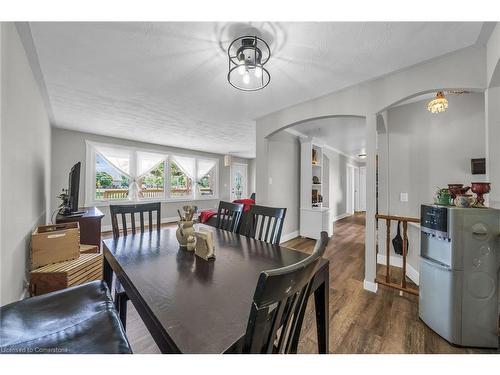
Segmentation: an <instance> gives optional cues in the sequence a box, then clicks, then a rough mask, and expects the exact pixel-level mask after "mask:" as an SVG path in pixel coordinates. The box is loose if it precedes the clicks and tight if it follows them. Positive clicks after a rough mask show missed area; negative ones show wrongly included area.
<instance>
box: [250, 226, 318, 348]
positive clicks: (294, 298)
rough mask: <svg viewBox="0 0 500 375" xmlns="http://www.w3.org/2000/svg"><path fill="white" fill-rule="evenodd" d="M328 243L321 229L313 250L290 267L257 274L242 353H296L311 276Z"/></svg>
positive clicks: (309, 291)
mask: <svg viewBox="0 0 500 375" xmlns="http://www.w3.org/2000/svg"><path fill="white" fill-rule="evenodd" d="M327 244H328V234H327V233H326V232H321V235H320V239H319V240H318V241H317V242H316V246H315V247H314V251H313V253H312V254H311V255H309V256H308V257H307V258H305V259H304V260H302V261H300V262H298V263H295V264H292V265H290V266H286V267H282V268H278V269H274V270H270V271H263V272H261V273H260V277H259V281H258V282H257V287H256V288H255V293H254V296H253V302H252V307H251V309H250V317H249V319H248V324H247V330H246V334H245V339H244V343H243V348H242V351H243V353H253V354H265V353H280V354H288V353H296V352H297V346H298V342H299V337H300V329H301V327H302V322H303V320H304V314H305V309H306V307H307V301H308V299H309V295H310V293H311V286H312V279H313V277H314V273H315V272H316V270H317V268H318V265H319V262H320V260H321V257H322V256H323V254H324V253H325V248H326V245H327Z"/></svg>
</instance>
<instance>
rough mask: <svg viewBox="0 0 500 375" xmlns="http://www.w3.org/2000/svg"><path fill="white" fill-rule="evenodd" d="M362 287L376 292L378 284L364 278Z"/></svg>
mask: <svg viewBox="0 0 500 375" xmlns="http://www.w3.org/2000/svg"><path fill="white" fill-rule="evenodd" d="M363 288H364V289H365V290H367V291H369V292H372V293H377V289H378V284H377V283H374V282H372V281H368V280H364V281H363Z"/></svg>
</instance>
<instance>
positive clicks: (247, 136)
mask: <svg viewBox="0 0 500 375" xmlns="http://www.w3.org/2000/svg"><path fill="white" fill-rule="evenodd" d="M30 26H31V29H32V35H33V40H34V44H35V48H36V52H37V53H38V57H39V61H40V68H41V71H42V74H43V77H44V80H45V83H46V86H47V91H48V96H49V99H50V102H51V105H52V110H53V113H54V120H55V126H57V127H61V128H68V129H74V130H80V131H86V132H91V133H97V134H102V135H111V136H117V137H121V138H127V139H134V140H140V141H144V142H152V143H157V144H164V145H171V146H178V147H185V148H191V149H197V150H202V151H210V152H217V153H228V152H233V153H235V154H237V155H239V156H243V157H255V121H254V120H255V119H256V118H258V117H260V116H263V115H265V114H268V113H271V112H274V111H276V110H278V109H281V108H284V107H287V106H290V105H293V104H296V103H300V102H303V101H306V100H309V99H312V98H314V97H318V96H321V95H324V94H327V93H329V92H332V91H335V90H338V89H341V88H343V87H346V86H350V85H353V84H356V83H359V82H362V81H365V80H368V79H372V78H374V77H377V76H380V75H384V74H386V73H389V72H392V71H395V70H398V69H401V68H404V67H407V66H410V65H413V64H416V63H418V62H421V61H424V60H428V59H430V58H433V57H436V56H439V55H443V54H445V53H448V52H451V51H454V50H457V49H460V48H463V47H466V46H469V45H472V44H474V43H475V42H476V40H477V38H478V35H479V33H480V31H481V26H482V24H481V23H473V22H442V23H425V22H413V23H347V22H344V23H342V22H333V23H319V22H312V23H252V24H250V23H249V24H230V23H229V24H228V23H208V22H197V23H117V22H112V23H51V22H48V23H31V24H30ZM253 28H255V29H253ZM252 30H254V31H252ZM255 30H256V31H255ZM245 33H251V34H253V33H258V35H260V36H262V37H263V38H264V39H265V40H266V41H267V42H268V43H269V44H270V46H271V51H272V56H271V60H270V61H269V63H268V65H267V67H268V70H269V71H270V73H271V83H270V84H269V86H268V87H266V88H265V89H264V90H263V91H257V92H241V91H237V90H236V89H234V88H233V87H231V86H230V85H229V84H228V83H227V81H226V75H227V69H228V62H227V56H226V54H225V48H227V46H228V44H229V42H230V41H231V40H232V39H233V38H234V37H237V36H240V35H241V34H245Z"/></svg>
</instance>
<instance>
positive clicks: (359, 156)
mask: <svg viewBox="0 0 500 375" xmlns="http://www.w3.org/2000/svg"><path fill="white" fill-rule="evenodd" d="M358 158H360V159H364V158H366V154H359V155H358Z"/></svg>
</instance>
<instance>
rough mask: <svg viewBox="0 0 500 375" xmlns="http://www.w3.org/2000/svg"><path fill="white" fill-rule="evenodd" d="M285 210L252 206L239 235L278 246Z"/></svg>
mask: <svg viewBox="0 0 500 375" xmlns="http://www.w3.org/2000/svg"><path fill="white" fill-rule="evenodd" d="M285 215H286V208H275V207H266V206H258V205H252V206H251V207H250V210H249V211H248V212H247V216H246V220H245V226H244V228H242V231H241V234H243V235H244V236H247V237H252V238H254V239H256V240H260V241H264V242H268V243H271V244H275V245H279V243H280V240H281V231H282V229H283V222H284V221H285Z"/></svg>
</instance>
